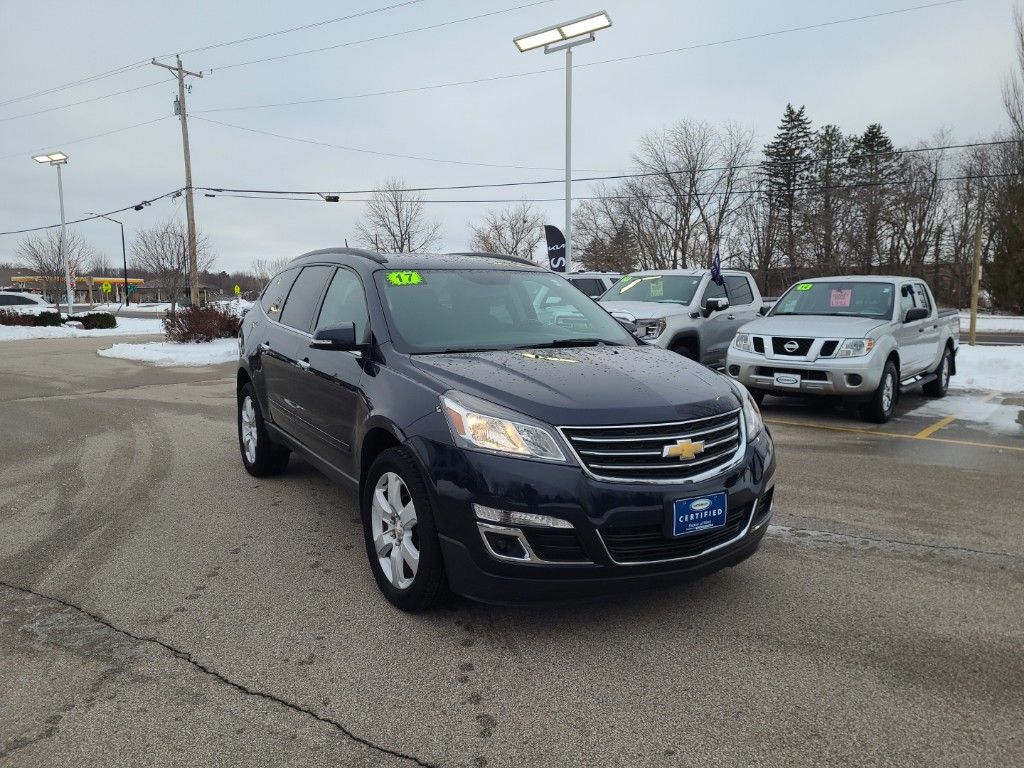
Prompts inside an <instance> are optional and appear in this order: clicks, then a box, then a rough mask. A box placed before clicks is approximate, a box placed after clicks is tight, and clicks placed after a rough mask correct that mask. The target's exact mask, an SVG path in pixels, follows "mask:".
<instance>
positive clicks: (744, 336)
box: [732, 333, 754, 352]
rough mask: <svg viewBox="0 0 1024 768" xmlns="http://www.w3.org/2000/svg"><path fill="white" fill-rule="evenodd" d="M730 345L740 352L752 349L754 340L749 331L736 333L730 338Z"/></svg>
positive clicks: (751, 350)
mask: <svg viewBox="0 0 1024 768" xmlns="http://www.w3.org/2000/svg"><path fill="white" fill-rule="evenodd" d="M732 345H733V346H734V347H736V349H738V350H739V351H740V352H753V351H754V340H753V339H751V338H750V334H749V333H737V334H736V337H735V338H734V339H733V340H732Z"/></svg>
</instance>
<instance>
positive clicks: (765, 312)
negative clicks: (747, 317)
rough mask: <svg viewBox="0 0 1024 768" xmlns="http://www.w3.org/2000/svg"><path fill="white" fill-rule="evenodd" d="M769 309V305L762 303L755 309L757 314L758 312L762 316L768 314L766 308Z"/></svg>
mask: <svg viewBox="0 0 1024 768" xmlns="http://www.w3.org/2000/svg"><path fill="white" fill-rule="evenodd" d="M770 309H771V307H769V306H768V305H767V304H762V305H761V308H760V309H759V310H757V314H759V315H760V316H761V317H764V316H765V315H767V314H768V310H770Z"/></svg>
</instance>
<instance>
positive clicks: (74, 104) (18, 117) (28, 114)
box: [0, 80, 167, 123]
mask: <svg viewBox="0 0 1024 768" xmlns="http://www.w3.org/2000/svg"><path fill="white" fill-rule="evenodd" d="M158 85H167V81H166V80H158V81H157V82H155V83H147V84H146V85H139V86H136V87H135V88H126V89H125V90H123V91H115V92H114V93H105V94H103V95H102V96H93V97H92V98H89V99H82V100H81V101H73V102H71V103H70V104H60V105H58V106H56V107H47V108H46V109H40V110H37V111H35V112H25V113H23V114H20V115H11V116H10V117H0V123H6V122H9V121H11V120H21V119H22V118H24V117H35V116H36V115H44V114H46V113H47V112H56V111H58V110H61V109H69V108H70V107H77V106H79V105H81V104H90V103H91V102H94V101H102V100H103V99H110V98H113V97H114V96H122V95H124V94H126V93H134V92H135V91H141V90H144V89H146V88H154V87H155V86H158Z"/></svg>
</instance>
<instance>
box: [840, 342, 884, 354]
mask: <svg viewBox="0 0 1024 768" xmlns="http://www.w3.org/2000/svg"><path fill="white" fill-rule="evenodd" d="M874 348H875V340H874V339H845V340H844V341H843V343H842V344H840V345H839V351H838V352H836V357H864V355H866V354H867V353H868V352H870V351H871V350H872V349H874Z"/></svg>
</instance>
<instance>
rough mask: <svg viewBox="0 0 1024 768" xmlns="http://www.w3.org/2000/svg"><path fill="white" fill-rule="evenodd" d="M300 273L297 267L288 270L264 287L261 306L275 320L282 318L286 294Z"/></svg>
mask: <svg viewBox="0 0 1024 768" xmlns="http://www.w3.org/2000/svg"><path fill="white" fill-rule="evenodd" d="M298 274H299V270H297V269H289V270H286V271H284V272H282V273H281V274H279V275H276V276H275V277H273V278H271V280H270V282H269V283H267V287H266V288H264V289H263V295H262V296H261V297H260V306H261V307H263V311H264V312H266V313H267V315H268V316H269V317H272V318H273V319H274V320H279V319H280V318H281V307H283V306H284V299H285V296H287V295H288V289H289V288H291V287H292V283H293V282H295V276H296V275H298Z"/></svg>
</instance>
